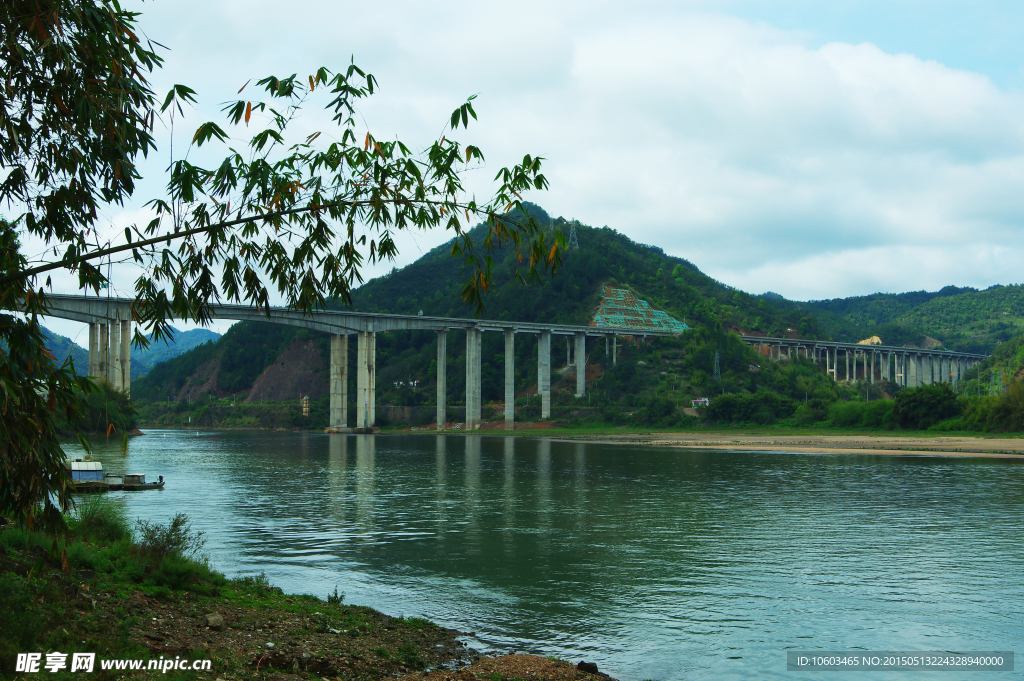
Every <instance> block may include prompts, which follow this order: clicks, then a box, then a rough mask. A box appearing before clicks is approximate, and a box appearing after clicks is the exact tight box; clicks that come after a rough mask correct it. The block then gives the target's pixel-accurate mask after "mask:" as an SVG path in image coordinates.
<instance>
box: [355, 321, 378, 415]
mask: <svg viewBox="0 0 1024 681" xmlns="http://www.w3.org/2000/svg"><path fill="white" fill-rule="evenodd" d="M376 354H377V334H376V333H374V332H373V331H360V332H359V334H358V336H357V349H356V364H357V367H356V426H357V427H358V428H372V427H373V426H374V424H375V423H376V421H377V415H376V413H375V411H376V395H375V393H376V383H377V381H376V378H377V376H376V370H375V367H374V364H375V361H376V357H375V356H376Z"/></svg>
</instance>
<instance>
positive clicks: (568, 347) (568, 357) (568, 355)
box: [565, 336, 572, 366]
mask: <svg viewBox="0 0 1024 681" xmlns="http://www.w3.org/2000/svg"><path fill="white" fill-rule="evenodd" d="M570 364H572V339H571V338H569V337H568V336H566V337H565V366H569V365H570Z"/></svg>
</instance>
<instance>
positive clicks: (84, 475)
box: [65, 457, 164, 492]
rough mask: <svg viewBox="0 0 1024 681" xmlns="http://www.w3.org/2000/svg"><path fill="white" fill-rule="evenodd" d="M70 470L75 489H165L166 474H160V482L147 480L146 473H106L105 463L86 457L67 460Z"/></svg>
mask: <svg viewBox="0 0 1024 681" xmlns="http://www.w3.org/2000/svg"><path fill="white" fill-rule="evenodd" d="M65 464H66V465H67V467H68V470H69V471H71V481H72V482H74V483H75V490H76V491H78V492H106V491H110V490H114V491H116V490H125V491H126V492H138V491H142V490H147V489H163V487H164V476H162V475H161V476H158V477H159V478H160V480H159V481H158V482H146V474H145V473H129V474H127V475H118V474H116V473H104V472H103V464H102V463H100V462H99V461H93V460H92V459H90V458H88V457H86V458H82V457H75V458H74V459H68V460H67V461H65Z"/></svg>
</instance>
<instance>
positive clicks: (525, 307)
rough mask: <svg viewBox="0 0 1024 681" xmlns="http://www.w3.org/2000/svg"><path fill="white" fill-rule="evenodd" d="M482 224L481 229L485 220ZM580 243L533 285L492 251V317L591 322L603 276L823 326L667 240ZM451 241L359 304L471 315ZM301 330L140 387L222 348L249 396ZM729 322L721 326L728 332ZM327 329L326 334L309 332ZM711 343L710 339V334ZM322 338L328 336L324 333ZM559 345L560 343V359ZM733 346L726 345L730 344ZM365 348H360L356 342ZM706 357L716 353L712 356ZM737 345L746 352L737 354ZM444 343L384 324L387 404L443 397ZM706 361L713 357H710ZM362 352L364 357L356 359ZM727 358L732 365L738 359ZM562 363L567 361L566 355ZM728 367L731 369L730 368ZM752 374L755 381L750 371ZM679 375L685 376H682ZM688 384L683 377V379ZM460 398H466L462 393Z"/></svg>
mask: <svg viewBox="0 0 1024 681" xmlns="http://www.w3.org/2000/svg"><path fill="white" fill-rule="evenodd" d="M528 208H529V210H532V211H535V213H534V214H535V216H536V217H537V219H538V220H539V221H540V222H542V223H548V224H550V226H551V229H553V230H562V231H563V232H568V230H569V225H568V223H566V222H565V221H564V220H561V219H556V220H550V219H549V218H548V216H547V215H546V214H545V213H544V212H543V211H542V210H541V209H539V208H536V207H532V206H530V207H528ZM472 234H473V235H474V236H475V237H476V238H478V239H479V238H482V236H483V228H481V227H478V228H476V229H475V230H474V231H473V232H472ZM577 236H578V241H579V248H578V249H575V248H574V249H570V250H567V251H566V252H565V254H564V256H563V267H562V269H561V270H560V271H559V273H558V274H557V275H556V276H554V277H552V276H550V275H547V276H543V277H542V280H541V281H539V282H536V283H533V284H531V285H529V286H527V285H523V284H522V283H517V282H515V281H514V278H513V271H514V267H515V265H516V264H517V263H518V258H517V253H516V252H515V251H514V250H513V249H511V248H506V249H504V250H501V251H499V252H497V253H494V254H493V259H494V262H495V276H494V281H495V287H494V288H492V290H491V291H490V292H489V293H488V294H487V295H486V296H485V299H484V304H485V310H484V312H483V315H482V316H483V317H485V318H490V319H515V320H519V321H543V322H557V323H567V324H580V325H585V324H587V323H588V322H589V321H590V319H591V317H592V316H593V314H594V311H595V308H596V307H597V303H598V300H599V298H600V294H601V290H602V285H604V284H612V285H615V286H625V287H628V288H631V289H632V290H633V291H634V292H635V293H636V294H637V295H638V296H640V297H641V298H643V299H645V300H647V301H649V302H650V303H651V304H652V305H653V306H654V307H656V308H658V309H662V310H665V311H666V312H668V313H669V314H672V315H674V316H675V317H676V318H678V319H681V320H684V321H686V322H687V323H689V324H690V325H691V326H705V327H708V328H709V329H723V328H725V329H728V328H733V327H740V328H742V329H743V330H744V331H752V332H758V331H759V332H761V333H765V334H770V335H784V334H790V335H794V334H797V333H799V334H802V335H804V336H808V337H814V336H815V335H820V333H819V331H818V329H817V320H816V318H815V317H814V316H813V315H810V314H808V313H807V311H806V310H804V309H801V308H799V307H798V306H780V305H778V304H776V303H775V302H774V301H772V300H768V299H765V298H763V297H757V296H751V295H749V294H747V293H744V292H742V291H738V290H736V289H733V288H731V287H729V286H726V285H724V284H722V283H720V282H717V281H715V280H714V279H712V278H710V277H708V276H707V275H705V274H703V273H701V272H700V270H698V269H697V268H696V267H695V266H694V265H693V264H691V263H689V262H687V261H686V260H683V259H681V258H676V257H671V256H668V255H666V254H665V253H664V252H663V251H662V250H661V249H660V248H657V247H653V246H646V245H643V244H637V243H635V242H633V241H631V240H630V239H629V238H627V237H625V236H624V235H622V234H619V233H618V232H615V231H614V230H612V229H609V228H607V227H605V228H592V227H587V226H584V225H577ZM450 250H451V245H450V244H446V245H443V246H440V247H438V248H436V249H434V250H432V251H431V252H429V253H427V254H426V255H425V256H423V257H422V258H420V259H419V260H418V261H416V262H415V263H413V264H411V265H409V266H407V267H404V268H402V269H401V270H394V271H392V272H391V273H390V274H388V275H386V276H383V277H379V278H377V279H374V280H371V281H369V282H367V283H366V284H364V285H363V286H361V287H360V288H359V289H357V290H356V291H355V292H354V295H353V307H354V309H356V310H359V311H365V312H390V313H401V314H417V313H419V312H421V311H422V312H423V314H425V315H431V316H450V317H472V316H474V309H473V308H471V307H470V306H468V305H466V304H465V303H464V302H462V301H461V300H460V292H461V285H462V282H463V280H464V277H465V272H464V271H463V269H462V263H461V261H459V260H456V259H454V258H452V256H451V254H450ZM298 333H299V332H298V331H297V330H294V329H290V328H288V327H282V326H277V325H273V324H253V323H240V324H236V325H235V326H233V327H232V328H231V330H230V331H229V332H228V333H227V334H225V336H224V337H223V338H221V339H220V340H219V341H217V342H216V343H210V344H206V345H202V346H199V347H197V348H195V349H193V350H192V351H190V352H188V353H185V354H184V355H182V356H181V357H179V358H176V359H173V360H171V361H168V362H165V363H164V364H161V365H159V366H157V367H156V368H154V369H153V371H152V372H151V373H150V375H148V376H146V377H145V378H143V379H140V380H139V381H136V382H135V383H134V384H133V396H135V397H137V398H143V399H167V398H168V396H171V395H175V394H178V391H180V390H181V388H182V386H184V385H185V383H186V381H187V380H188V378H189V376H191V375H192V374H193V372H195V371H196V369H197V368H199V367H200V366H203V365H204V364H205V363H207V362H209V361H210V360H212V359H214V358H215V357H216V358H219V360H218V361H219V362H220V367H219V374H218V378H217V390H218V392H221V393H234V394H240V393H243V392H245V391H248V390H249V389H251V387H252V385H253V382H254V381H255V380H256V378H257V377H258V376H259V375H260V374H261V372H263V370H264V369H265V368H266V367H267V366H268V365H270V364H271V363H272V362H274V361H275V358H276V357H277V356H278V355H279V354H280V353H281V352H282V351H284V350H285V348H287V347H288V346H289V345H290V344H291V343H293V342H295V341H296V340H297V339H299V335H297V334H298ZM720 333H721V331H714V332H713V333H712V335H714V336H715V337H717V334H720ZM307 335H311V336H319V334H307ZM501 342H502V341H501V339H500V338H499V337H498V336H497V335H496V334H486V335H485V336H484V344H485V347H484V357H488V358H494V361H489V360H488V361H485V362H484V367H483V383H484V388H483V389H484V397H485V399H497V398H500V396H501V394H502V381H503V379H502V366H501V363H500V358H501V357H502V352H503V349H502V347H501ZM709 342H710V341H709ZM318 345H320V346H323V347H322V348H321V353H322V354H323V355H326V345H325V341H324V340H323V338H321V339H320V340H319V341H318ZM449 346H450V352H451V354H452V356H451V358H450V365H449V366H450V367H454V366H459V365H460V362H461V361H462V356H461V352H462V350H461V349H460V347H461V344H460V343H459V342H458V341H457V340H455V341H452V342H451V343H450V344H449ZM558 351H559V348H557V347H556V348H555V352H556V357H557V356H558V355H557V353H558ZM723 351H724V348H723ZM350 355H351V356H353V357H354V355H355V353H354V352H351V353H350ZM516 355H517V362H516V364H517V385H518V386H521V387H522V389H527V388H528V387H529V385H530V384H531V383H535V382H536V367H535V363H536V362H535V359H536V345H535V340H534V339H533V338H532V337H529V336H524V337H523V339H522V341H521V342H520V341H517V347H516ZM704 355H707V356H706V357H704ZM713 355H714V350H713V349H712V350H710V354H707V353H706V352H704V353H702V354H700V355H699V356H700V357H702V358H703V359H702V360H701V361H702V362H704V364H706V363H707V362H711V361H713ZM733 355H735V357H733ZM729 356H730V357H732V360H730V361H731V362H732V364H735V366H736V368H737V371H739V370H741V369H742V370H745V367H746V366H747V360H746V359H745V354H744V353H743V352H741V351H736V352H732V353H731V354H730V355H729ZM435 358H436V343H435V336H434V334H433V333H412V334H380V335H379V336H378V339H377V367H378V383H379V386H381V387H380V388H379V389H380V390H381V391H382V392H383V394H382V395H381V397H380V400H379V403H380V404H388V403H389V402H388V400H391V401H392V402H393V403H396V404H410V403H429V402H430V401H432V400H433V395H432V391H433V386H432V383H431V382H432V380H433V377H434V376H435V375H436V359H435ZM705 360H706V361H705ZM353 361H354V360H353ZM723 362H724V363H725V364H726V365H728V364H729V362H726V361H725V358H723ZM556 364H557V362H556ZM711 370H712V367H711V365H710V364H709V365H708V366H706V367H705V366H703V364H701V367H700V369H699V374H700V375H701V376H703V375H704V374H707V375H710V374H711ZM724 370H725V371H726V373H728V371H729V370H728V369H724ZM408 379H413V380H420V381H421V383H422V384H423V385H427V386H429V388H428V389H427V390H420V391H418V394H417V395H411V394H398V393H396V394H394V395H391V396H389V395H388V394H387V388H388V386H393V385H394V384H395V383H397V382H406V381H407V380H408ZM744 380H745V379H744ZM463 381H464V376H463V375H462V373H461V372H459V371H456V370H450V376H449V383H448V385H449V390H451V391H452V394H453V395H458V394H460V392H461V390H462V388H463ZM677 384H678V383H677ZM678 385H681V384H678ZM456 399H457V398H456Z"/></svg>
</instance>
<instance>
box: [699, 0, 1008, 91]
mask: <svg viewBox="0 0 1024 681" xmlns="http://www.w3.org/2000/svg"><path fill="white" fill-rule="evenodd" d="M704 7H706V8H707V9H708V10H712V11H714V10H715V9H716V8H717V9H718V10H719V11H724V12H726V13H730V14H733V13H734V14H735V15H736V16H741V17H745V18H747V19H750V20H754V21H763V22H765V23H766V24H769V25H772V26H775V27H778V28H781V29H786V30H792V31H800V32H805V33H806V34H807V36H808V39H809V41H810V42H811V43H812V44H817V45H821V44H824V43H827V42H835V41H839V42H848V43H853V44H857V43H862V42H869V43H872V44H874V45H877V46H878V47H879V48H881V49H882V50H884V51H886V52H890V53H899V52H906V53H909V54H913V55H916V56H918V57H920V58H921V59H932V60H935V61H937V62H939V63H941V64H945V65H946V66H949V67H952V68H957V69H965V70H968V71H976V72H978V73H983V74H985V75H986V76H988V77H989V78H991V79H992V81H993V82H995V83H996V84H997V85H998V86H1000V87H1003V88H1013V89H1019V88H1020V87H1021V86H1022V85H1024V60H1022V57H1024V45H1022V43H1021V40H1020V36H1021V35H1022V32H1024V9H1022V6H1021V4H1020V3H1015V2H948V1H945V2H942V1H934V2H920V1H914V2H911V1H906V0H905V1H903V2H899V1H895V2H894V1H889V2H882V1H879V0H863V1H860V2H809V1H806V0H804V1H800V2H795V1H794V2H734V3H729V2H724V3H707V4H706V5H704Z"/></svg>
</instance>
